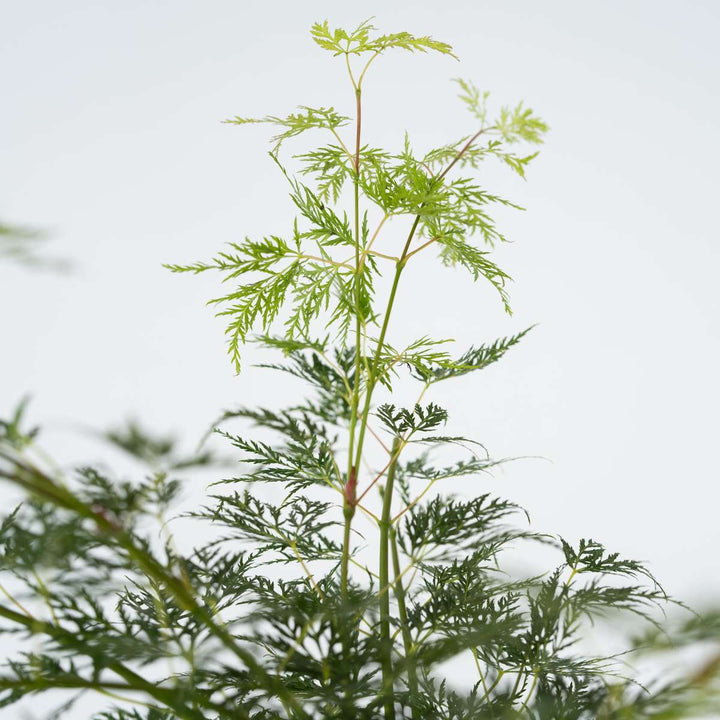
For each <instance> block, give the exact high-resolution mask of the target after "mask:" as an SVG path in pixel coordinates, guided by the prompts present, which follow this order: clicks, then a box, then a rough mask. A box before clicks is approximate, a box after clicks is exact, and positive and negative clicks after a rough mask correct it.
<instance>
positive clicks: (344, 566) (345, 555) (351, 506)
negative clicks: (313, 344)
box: [340, 66, 362, 599]
mask: <svg viewBox="0 0 720 720" xmlns="http://www.w3.org/2000/svg"><path fill="white" fill-rule="evenodd" d="M348 70H350V68H349V66H348ZM350 77H351V79H352V73H350ZM353 85H355V82H354V81H353ZM355 106H356V120H355V158H354V165H355V175H354V178H353V186H354V193H355V281H354V296H355V377H354V382H353V396H352V404H351V407H350V443H349V448H348V472H347V481H346V482H347V486H350V485H351V483H352V487H351V488H350V489H351V490H352V492H346V493H345V500H344V503H343V514H344V516H345V531H344V537H343V552H342V561H341V569H340V587H341V591H342V595H343V598H345V599H347V585H348V569H349V562H350V538H351V528H352V519H353V515H355V487H357V485H356V482H357V477H356V474H357V465H353V456H354V451H355V427H356V425H357V410H358V405H359V402H360V359H361V358H360V356H361V342H360V341H361V332H362V318H361V307H360V278H361V272H362V268H361V264H360V242H361V238H360V136H361V129H362V90H361V89H360V86H359V85H357V86H355Z"/></svg>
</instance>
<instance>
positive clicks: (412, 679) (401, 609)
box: [390, 523, 419, 720]
mask: <svg viewBox="0 0 720 720" xmlns="http://www.w3.org/2000/svg"><path fill="white" fill-rule="evenodd" d="M390 549H391V550H392V562H393V573H394V575H395V580H394V581H393V592H394V594H395V599H396V600H397V604H398V615H399V616H400V628H401V630H402V639H403V647H404V648H405V662H406V664H407V672H408V689H409V690H410V712H411V713H412V719H413V720H419V717H418V715H417V711H416V709H415V704H414V702H415V698H416V697H417V692H418V680H417V668H416V667H415V658H414V657H413V644H412V637H411V636H410V628H409V627H408V617H407V607H406V605H405V588H404V586H403V582H402V574H403V573H402V570H401V569H400V555H399V553H398V547H397V532H396V530H395V526H394V525H393V524H392V523H390Z"/></svg>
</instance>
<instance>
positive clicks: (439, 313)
mask: <svg viewBox="0 0 720 720" xmlns="http://www.w3.org/2000/svg"><path fill="white" fill-rule="evenodd" d="M1 7H2V11H1V14H0V25H1V26H2V30H1V31H0V36H1V37H0V93H1V94H0V97H1V98H2V112H0V218H1V219H2V220H4V221H6V222H15V223H26V224H30V225H35V226H38V227H42V228H46V229H48V230H50V231H51V234H52V242H51V243H50V245H49V247H48V252H52V253H53V254H56V255H62V256H65V257H67V258H70V259H72V260H73V261H74V262H75V265H76V268H75V271H74V273H73V274H72V275H70V276H55V275H52V274H47V273H43V274H37V273H32V274H29V273H27V272H26V271H23V270H20V269H18V268H17V267H15V266H8V265H7V264H4V263H2V264H0V308H1V309H0V313H2V335H1V336H0V343H1V344H2V352H1V354H0V362H1V363H2V372H1V373H0V406H1V407H0V409H1V410H2V412H3V413H6V412H7V411H8V410H9V408H10V407H11V406H12V405H13V404H14V403H15V401H16V400H17V399H18V398H19V397H20V396H21V395H22V394H23V393H25V392H28V391H30V392H32V393H33V396H34V403H33V407H34V416H35V417H36V418H37V419H38V420H41V421H43V422H45V423H46V424H47V426H48V433H47V435H46V442H45V444H46V446H47V447H48V448H49V449H50V450H51V451H53V452H55V453H56V454H59V455H60V457H61V458H62V459H72V458H76V459H80V458H77V457H76V456H77V452H76V451H79V448H80V445H81V443H80V441H79V440H78V438H77V436H76V434H75V431H74V430H73V427H75V426H77V425H82V426H85V427H88V426H89V427H96V428H98V427H104V426H106V425H108V424H111V423H115V422H117V421H118V420H119V419H122V418H123V417H126V416H128V415H134V416H137V417H140V418H142V419H143V420H144V421H146V422H147V424H148V425H150V426H155V427H158V428H162V429H165V428H168V429H171V430H174V431H177V432H178V433H180V434H182V435H183V436H184V437H186V438H189V439H191V440H194V439H195V438H197V437H198V436H199V434H200V433H201V432H203V431H204V429H205V428H206V425H207V423H208V422H209V421H210V420H211V419H212V418H213V417H214V416H215V414H216V413H217V411H218V410H220V409H221V408H224V407H228V406H232V405H233V404H237V403H239V402H243V403H252V402H254V401H257V400H259V399H264V400H267V401H269V402H272V403H278V402H280V401H281V399H282V398H281V397H280V393H281V392H282V391H283V390H284V389H285V388H286V386H285V385H282V384H280V385H278V384H277V383H276V382H275V381H274V378H272V377H270V376H265V375H258V374H257V373H256V372H255V371H253V370H252V369H248V371H247V372H246V373H245V374H243V375H241V376H239V377H236V376H235V375H234V374H233V371H232V368H231V366H230V363H229V362H228V360H227V358H226V356H225V350H224V339H223V336H222V325H221V323H220V322H219V321H217V320H215V319H214V318H213V316H212V312H211V311H210V310H209V309H208V308H206V307H205V306H204V302H205V300H206V299H208V297H210V296H211V295H212V293H213V292H214V291H215V290H216V289H217V278H208V279H204V280H192V279H189V278H180V277H177V276H171V275H170V274H169V273H167V272H166V271H165V270H163V269H162V268H161V263H162V262H167V261H177V262H183V261H191V260H194V259H197V258H205V257H208V256H209V255H210V254H211V253H213V252H214V251H215V250H217V249H218V248H220V247H221V245H222V243H224V242H227V241H231V240H236V239H241V238H242V237H244V236H245V235H251V236H257V235H259V234H262V233H268V232H275V233H278V234H281V233H284V232H285V231H286V228H287V221H288V218H289V217H290V206H289V203H288V201H287V200H286V199H284V198H283V197H282V195H278V193H282V192H283V191H284V186H283V184H282V180H281V179H280V177H279V176H278V174H277V173H276V172H275V171H274V170H273V168H272V165H271V164H270V162H269V160H268V159H267V157H266V155H265V151H266V148H267V146H266V144H265V142H264V139H265V138H266V137H267V133H266V132H265V131H264V130H263V129H259V128H255V127H252V128H237V127H233V126H227V125H222V124H221V123H220V121H221V120H222V119H223V118H226V117H228V116H231V115H235V114H245V115H258V114H264V113H277V114H282V113H285V112H289V111H290V110H292V109H293V108H294V107H295V106H296V105H298V104H308V105H335V106H336V108H337V109H338V110H340V111H341V112H342V111H344V112H347V113H348V114H351V112H352V105H351V101H352V97H351V93H350V91H349V88H348V87H347V85H346V80H345V76H344V74H343V72H344V71H343V68H342V66H341V64H340V63H338V61H337V60H335V61H333V60H332V59H331V57H330V56H329V55H328V54H327V53H325V52H323V51H321V50H320V49H319V48H317V47H316V46H315V45H314V44H313V43H312V42H311V41H310V39H309V35H308V29H309V26H310V24H311V22H312V21H313V20H316V19H324V18H327V19H329V20H330V22H331V24H333V23H335V24H341V25H343V24H345V25H354V24H356V23H357V22H359V21H360V20H363V19H365V18H366V17H368V16H371V15H374V16H375V17H376V23H377V25H378V26H379V27H380V28H382V29H383V30H384V31H387V32H392V31H397V30H406V29H407V30H409V31H411V32H416V33H420V34H425V33H432V34H433V35H434V36H435V37H437V38H439V39H442V40H446V41H448V42H450V43H452V44H453V46H454V47H455V49H456V51H457V53H458V54H459V56H460V58H461V63H456V62H455V61H453V60H450V59H445V58H439V57H412V56H408V55H405V54H403V53H399V52H398V53H396V54H394V55H393V56H392V57H391V58H389V59H388V60H383V61H382V62H378V63H377V65H376V66H375V67H374V68H373V70H372V71H371V73H370V75H369V77H368V80H367V83H366V86H367V91H366V96H365V97H366V115H365V117H366V124H365V132H366V135H365V138H366V139H367V140H368V142H371V143H373V144H383V143H385V144H391V145H395V146H397V144H398V143H399V142H400V141H401V139H402V132H403V130H404V129H405V128H406V127H407V128H408V129H409V130H410V131H411V136H412V138H413V141H414V142H415V144H416V145H417V146H418V147H419V148H422V147H425V146H428V145H431V144H436V143H442V142H444V141H446V140H448V139H452V138H454V137H455V136H456V135H458V134H463V133H465V132H468V131H470V130H471V129H472V123H471V118H470V116H469V115H466V114H464V112H463V110H462V108H461V106H460V105H459V103H457V102H456V101H455V100H454V88H453V87H452V86H451V83H450V82H449V80H450V78H452V77H456V76H458V75H461V76H463V77H468V78H471V79H473V80H474V81H475V82H476V83H477V84H478V85H480V86H481V87H483V88H487V89H489V90H491V91H492V92H493V98H495V100H496V101H497V102H498V103H499V102H514V101H515V100H517V99H520V98H524V99H525V100H526V101H527V102H528V103H529V104H530V105H531V106H532V107H533V108H535V109H536V110H537V111H538V112H539V113H540V114H541V115H542V116H543V117H544V118H546V119H547V121H548V122H549V124H550V125H551V133H550V135H549V137H548V142H547V144H546V146H545V148H544V150H543V154H542V157H541V158H540V159H539V160H538V161H537V163H536V165H535V166H534V167H533V168H532V169H531V171H530V173H529V178H528V181H527V183H523V182H522V181H520V180H516V179H513V178H508V177H506V176H505V175H504V174H503V175H502V176H501V175H498V174H497V172H496V171H494V170H493V171H492V172H491V173H490V177H492V181H493V187H492V188H491V189H500V190H501V191H503V192H505V193H506V194H507V195H509V196H510V197H512V198H513V199H516V200H517V201H518V202H520V203H521V204H523V205H524V206H526V207H527V212H526V213H522V214H509V213H503V215H502V229H503V230H505V231H506V233H507V235H508V236H509V237H510V239H512V240H513V241H514V243H513V244H512V245H509V246H507V247H505V248H503V249H502V250H501V252H500V253H499V256H500V258H501V260H502V262H503V263H504V267H506V268H507V270H508V271H509V272H510V274H511V275H512V276H513V277H514V279H515V283H514V285H513V287H512V288H511V292H512V297H513V305H514V307H515V311H516V312H515V316H514V317H513V318H508V317H506V316H504V315H503V313H502V312H501V309H500V307H499V305H498V303H497V302H496V301H495V298H494V296H493V294H492V292H490V291H489V290H488V289H487V288H485V287H484V286H480V285H476V286H474V285H473V284H472V283H471V282H470V281H469V280H466V279H465V278H463V277H462V276H461V275H460V274H458V273H455V272H453V271H448V270H446V269H444V268H441V267H439V266H438V265H437V264H436V263H435V264H433V262H426V263H425V264H424V265H423V272H424V273H425V274H424V275H423V277H421V278H417V279H416V280H415V281H412V282H410V283H409V284H410V285H412V287H413V288H414V289H415V290H416V291H417V293H418V295H417V297H416V298H415V299H413V300H411V299H406V300H405V301H403V302H402V303H401V304H400V306H399V308H398V311H397V315H396V316H395V317H394V319H393V323H392V326H391V334H392V333H395V335H394V337H395V338H396V339H398V338H401V337H405V335H407V336H408V337H410V336H417V335H418V334H422V333H423V332H426V331H430V332H432V333H433V334H438V335H444V336H451V337H456V338H457V339H458V340H461V341H462V342H463V344H469V343H471V342H477V341H482V340H489V339H492V338H493V337H495V336H497V335H506V334H510V333H513V332H516V331H518V330H520V329H522V328H524V327H526V326H527V325H529V324H532V323H536V322H537V323H540V325H539V327H538V328H537V329H536V330H535V331H534V332H533V333H532V334H531V336H530V337H528V339H527V340H526V342H525V343H524V344H523V345H522V346H520V347H519V348H517V349H516V350H514V351H513V352H512V354H510V355H509V356H508V357H507V360H505V361H503V362H502V363H501V364H499V365H497V366H495V367H494V368H493V369H492V370H489V371H487V372H486V373H484V374H478V375H477V376H472V377H468V378H467V379H465V380H464V381H461V382H459V383H457V384H456V385H455V386H451V385H450V384H448V386H447V391H448V397H447V398H446V402H447V404H448V405H449V406H450V408H451V410H452V411H453V414H454V418H455V422H454V427H456V428H457V429H462V430H464V431H466V432H467V433H468V434H473V435H475V436H477V437H479V438H480V439H481V440H482V441H483V442H484V443H485V444H486V445H487V446H488V448H489V449H490V451H491V452H492V453H493V454H494V455H497V456H507V455H532V456H543V457H545V458H547V459H548V460H549V461H550V462H547V461H544V460H528V461H523V462H519V463H515V464H512V465H510V466H508V467H507V468H506V469H505V470H504V471H503V472H502V473H500V474H499V475H498V476H497V478H496V479H495V480H493V481H491V482H490V483H489V485H491V486H492V487H493V488H494V489H496V490H498V491H499V492H501V493H503V494H505V495H508V496H510V497H512V498H513V499H516V500H518V501H520V502H521V503H522V504H524V505H525V506H526V507H527V508H528V509H529V511H530V513H531V515H532V517H533V520H534V523H535V527H536V528H537V529H539V530H546V531H552V532H561V533H563V534H565V535H566V536H567V537H568V538H570V539H577V538H578V537H580V536H591V537H594V538H597V539H600V540H602V541H604V542H606V543H607V544H608V545H609V546H610V547H612V548H614V549H617V550H619V551H621V552H623V553H626V554H629V555H631V556H634V557H639V558H642V559H645V560H647V561H648V562H649V563H650V566H651V568H652V569H653V570H654V571H655V572H656V574H657V575H658V576H659V577H660V578H661V579H662V580H663V581H664V582H665V585H666V586H667V588H668V589H669V590H670V591H671V592H672V593H674V594H676V595H680V596H682V597H684V598H687V599H690V600H691V601H692V600H700V599H702V598H705V597H708V596H712V595H714V596H715V597H717V596H718V595H720V561H719V560H718V557H719V554H718V544H719V541H720V524H719V523H718V506H719V504H720V490H719V489H718V479H719V478H718V470H717V465H718V463H717V450H718V403H719V401H720V388H719V384H718V367H720V331H719V328H718V320H719V317H720V308H719V306H718V305H719V303H718V301H719V299H720V288H719V287H718V281H717V274H718V272H717V271H718V260H719V259H720V250H719V249H718V229H717V228H718V223H717V212H718V189H719V188H718V180H717V168H718V164H719V163H720V141H719V139H718V137H719V134H718V117H720V100H719V99H718V91H717V87H718V77H719V75H720V51H719V50H718V44H717V42H718V41H717V38H718V36H719V33H720V3H717V2H713V1H711V0H707V1H706V2H703V1H701V0H696V1H694V2H682V1H680V0H676V1H675V2H670V1H667V0H666V1H664V2H658V1H655V2H653V1H650V0H646V1H636V2H627V1H623V2H620V1H611V2H603V3H590V2H577V1H572V0H567V1H557V0H556V1H549V2H543V3H537V2H533V1H531V0H524V1H520V2H489V1H487V0H484V1H478V0H474V1H472V2H471V1H470V0H466V1H462V2H425V1H419V0H413V2H410V1H408V0H404V1H403V2H392V3H390V2H384V3H383V2H376V1H375V0H371V1H369V2H364V3H355V4H350V3H339V2H304V3H296V2H272V1H269V2H262V3H260V2H237V1H236V2H230V1H229V0H228V1H221V0H204V1H203V2H199V1H197V2H180V1H178V0H174V1H172V2H170V1H166V2H161V1H155V2H148V1H147V0H123V1H122V2H120V1H116V2H110V1H108V0H105V1H102V0H99V1H96V2H80V1H79V0H66V1H65V2H62V3H59V2H50V1H45V2H41V1H37V0H35V1H34V0H26V1H25V2H22V3H18V2H9V1H8V0H5V1H4V2H3V3H2V6H1ZM398 232H399V230H398ZM413 283H414V284H413ZM453 304H462V306H463V310H462V312H457V313H454V314H453V313H452V311H451V312H450V315H449V316H448V315H447V312H448V308H449V307H451V306H452V305H453ZM433 399H440V396H439V395H438V396H436V397H435V398H433Z"/></svg>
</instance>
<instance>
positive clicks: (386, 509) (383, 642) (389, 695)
mask: <svg viewBox="0 0 720 720" xmlns="http://www.w3.org/2000/svg"><path fill="white" fill-rule="evenodd" d="M392 449H393V460H392V464H391V465H390V469H389V471H388V478H387V484H386V486H385V493H384V496H383V510H382V518H381V520H380V580H379V583H380V587H381V588H386V587H387V586H388V583H389V581H390V580H389V578H390V574H389V557H388V555H389V552H388V551H389V545H390V527H391V522H390V514H391V511H392V498H393V485H394V482H395V469H396V467H397V458H398V455H399V454H400V450H401V449H402V439H401V438H399V437H396V438H395V440H394V441H393V448H392ZM380 653H381V657H380V665H381V667H382V676H383V694H384V700H383V704H384V710H385V720H393V719H394V718H395V699H394V691H393V674H392V642H391V640H390V593H389V592H383V593H382V594H381V595H380Z"/></svg>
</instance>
